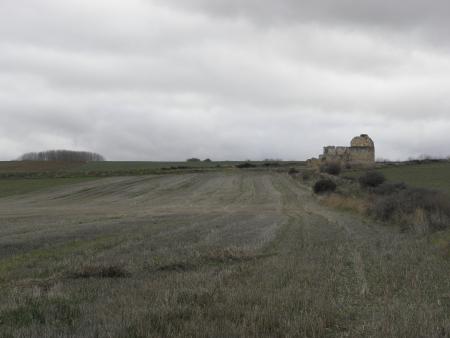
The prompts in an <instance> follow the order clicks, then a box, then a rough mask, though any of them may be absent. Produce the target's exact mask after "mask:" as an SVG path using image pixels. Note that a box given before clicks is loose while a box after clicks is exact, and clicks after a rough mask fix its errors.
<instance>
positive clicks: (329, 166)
mask: <svg viewBox="0 0 450 338" xmlns="http://www.w3.org/2000/svg"><path fill="white" fill-rule="evenodd" d="M341 169H342V168H341V164H340V163H338V162H330V163H326V164H323V165H322V166H321V167H320V171H321V172H324V173H327V174H330V175H335V176H337V175H339V174H340V173H341Z"/></svg>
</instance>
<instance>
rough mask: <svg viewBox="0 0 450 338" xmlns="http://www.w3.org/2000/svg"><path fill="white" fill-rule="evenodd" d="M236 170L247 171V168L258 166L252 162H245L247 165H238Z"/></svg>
mask: <svg viewBox="0 0 450 338" xmlns="http://www.w3.org/2000/svg"><path fill="white" fill-rule="evenodd" d="M236 168H239V169H245V168H256V165H254V164H252V163H250V162H245V163H241V164H238V165H236Z"/></svg>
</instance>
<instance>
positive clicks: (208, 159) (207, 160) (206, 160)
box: [203, 158, 212, 163]
mask: <svg viewBox="0 0 450 338" xmlns="http://www.w3.org/2000/svg"><path fill="white" fill-rule="evenodd" d="M203 162H208V163H209V162H212V161H211V159H210V158H207V159H205V160H203Z"/></svg>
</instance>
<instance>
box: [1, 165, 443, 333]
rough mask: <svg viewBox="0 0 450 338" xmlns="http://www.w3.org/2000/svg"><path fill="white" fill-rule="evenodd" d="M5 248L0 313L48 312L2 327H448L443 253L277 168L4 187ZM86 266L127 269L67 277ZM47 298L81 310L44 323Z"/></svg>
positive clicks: (123, 330)
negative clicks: (23, 190)
mask: <svg viewBox="0 0 450 338" xmlns="http://www.w3.org/2000/svg"><path fill="white" fill-rule="evenodd" d="M0 259H1V260H0V273H1V274H2V275H3V276H2V281H3V282H2V283H3V285H5V286H6V287H5V288H3V291H2V293H1V294H0V295H1V297H2V298H3V299H2V300H3V302H2V303H3V305H1V306H0V310H2V309H3V313H10V312H11V311H12V310H11V309H14V308H16V307H18V306H19V307H20V306H22V304H25V303H24V302H26V299H28V298H27V297H38V301H43V300H42V299H44V300H47V303H45V304H47V305H45V306H44V305H43V307H42V309H43V310H42V311H43V312H44V316H49V319H48V320H47V321H46V322H45V323H46V324H41V325H39V324H36V323H35V322H33V321H31V324H30V325H28V326H27V325H25V326H22V327H20V326H19V327H18V326H17V323H14V322H10V323H9V322H8V323H9V324H8V323H7V326H4V330H5V332H12V333H14V334H17V333H20V334H23V335H25V336H26V335H27V334H28V335H34V336H54V335H55V334H60V335H74V336H95V334H96V333H99V334H100V336H108V335H111V336H123V335H135V336H140V335H141V336H147V335H153V336H167V335H170V336H186V335H187V336H189V335H191V336H311V337H320V336H342V337H355V336H374V337H433V336H436V337H438V336H445V335H447V336H448V335H450V320H449V318H450V279H449V278H448V276H450V265H449V263H448V262H447V261H445V260H443V259H442V258H441V257H440V256H439V255H437V254H436V253H435V252H433V249H432V246H430V245H429V243H427V242H426V239H424V238H419V237H415V236H414V235H412V234H402V233H400V232H399V231H398V230H396V229H394V228H392V227H387V226H382V225H380V224H373V223H372V222H370V221H367V220H364V219H362V218H359V217H356V216H353V215H349V214H345V213H341V212H337V211H334V210H330V209H327V208H325V207H323V206H321V205H319V204H318V202H317V201H316V200H315V198H313V197H312V195H311V192H310V191H309V190H307V189H306V188H304V187H303V186H301V185H300V184H299V183H297V182H296V181H294V180H293V179H291V178H290V177H289V176H287V175H283V174H276V173H271V172H242V171H235V172H231V173H204V174H186V175H174V176H169V175H168V176H150V177H122V178H107V179H102V180H99V181H92V182H87V183H83V184H77V185H72V186H67V187H62V188H55V189H53V190H48V191H44V192H41V193H34V194H30V195H24V196H20V197H14V198H12V197H11V198H5V199H0ZM86 264H93V265H99V264H100V265H101V264H103V265H108V264H121V266H124V267H125V268H126V269H127V271H129V272H130V274H131V277H129V278H122V279H112V278H108V279H104V278H103V279H96V278H91V279H87V280H85V279H83V280H79V279H70V278H68V277H67V275H68V273H70V272H71V271H73V270H76V269H78V268H83V266H85V265H86ZM36 290H40V291H39V292H38V296H36ZM39 297H41V298H42V299H41V298H39ZM52 297H54V298H55V299H59V298H61V297H62V298H64V299H69V300H74V301H73V304H72V303H71V304H72V305H70V306H71V307H73V308H74V309H79V310H80V309H81V310H80V311H79V314H78V315H77V316H75V317H76V318H75V319H74V321H73V324H72V325H69V324H64V325H53V324H51V325H50V324H48V323H52V320H53V319H54V318H53V317H51V315H49V314H48V313H47V312H51V306H50V305H48V299H53V298H52ZM75 300H76V301H75ZM47 307H50V308H47ZM8 311H9V312H8ZM46 311H47V312H46ZM75 312H76V311H75ZM1 318H2V317H1V315H0V320H1ZM8 318H9V317H8ZM0 330H1V326H0ZM8 330H9V331H8ZM0 332H1V331H0Z"/></svg>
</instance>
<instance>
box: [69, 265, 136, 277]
mask: <svg viewBox="0 0 450 338" xmlns="http://www.w3.org/2000/svg"><path fill="white" fill-rule="evenodd" d="M130 276H131V274H130V273H129V272H128V271H127V270H125V269H124V268H123V267H121V266H118V265H86V266H83V267H82V268H81V269H80V270H78V271H76V272H74V273H72V274H71V275H70V277H72V278H125V277H130Z"/></svg>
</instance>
